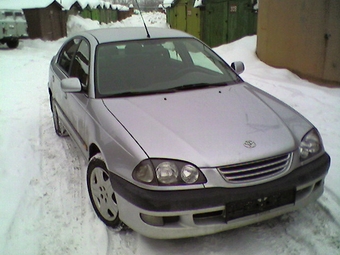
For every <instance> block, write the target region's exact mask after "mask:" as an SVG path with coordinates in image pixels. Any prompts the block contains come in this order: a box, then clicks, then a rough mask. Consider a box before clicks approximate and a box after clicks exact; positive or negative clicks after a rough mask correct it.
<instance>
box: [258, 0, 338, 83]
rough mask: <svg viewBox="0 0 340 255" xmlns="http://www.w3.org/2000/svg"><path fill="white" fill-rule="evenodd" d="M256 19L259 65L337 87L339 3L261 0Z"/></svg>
mask: <svg viewBox="0 0 340 255" xmlns="http://www.w3.org/2000/svg"><path fill="white" fill-rule="evenodd" d="M258 19H259V20H258V32H257V34H258V36H257V54H258V56H259V58H260V59H261V60H262V61H264V62H266V63H267V64H269V65H272V66H275V67H283V68H288V69H290V70H292V71H293V72H295V73H297V74H298V75H300V76H302V77H305V78H308V79H312V80H315V81H320V82H330V83H335V84H338V85H340V29H339V28H340V1H339V0H323V1H320V0H285V1H277V0H275V1H273V0H261V2H260V8H259V17H258Z"/></svg>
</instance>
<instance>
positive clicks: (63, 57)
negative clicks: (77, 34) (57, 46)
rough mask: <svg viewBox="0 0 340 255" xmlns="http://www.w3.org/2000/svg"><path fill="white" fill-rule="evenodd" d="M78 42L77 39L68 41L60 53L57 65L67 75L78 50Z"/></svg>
mask: <svg viewBox="0 0 340 255" xmlns="http://www.w3.org/2000/svg"><path fill="white" fill-rule="evenodd" d="M79 42H80V40H79V39H73V40H71V41H69V42H68V43H67V44H66V45H65V46H64V48H63V49H62V51H61V52H60V55H59V58H58V64H59V66H60V67H61V68H62V69H64V71H65V72H66V73H67V74H68V73H69V70H70V66H71V61H72V58H73V56H74V54H75V52H76V50H77V48H78V45H79Z"/></svg>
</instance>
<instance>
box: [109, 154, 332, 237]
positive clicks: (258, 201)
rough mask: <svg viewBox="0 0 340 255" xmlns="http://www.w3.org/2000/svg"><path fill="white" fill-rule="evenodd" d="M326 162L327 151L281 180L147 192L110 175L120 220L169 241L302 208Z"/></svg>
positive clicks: (317, 188) (317, 189) (318, 189)
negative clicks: (243, 185) (253, 184)
mask: <svg viewBox="0 0 340 255" xmlns="http://www.w3.org/2000/svg"><path fill="white" fill-rule="evenodd" d="M329 166H330V157H329V156H328V154H327V153H325V154H324V155H323V156H321V157H319V158H318V159H316V160H315V161H313V162H311V163H309V164H307V165H305V166H302V167H300V168H298V169H295V170H294V171H293V172H291V173H290V174H288V175H286V176H284V177H282V178H279V179H277V180H274V181H271V182H268V183H263V184H260V185H255V186H250V187H242V188H203V189H197V190H179V191H151V190H146V189H142V188H139V187H137V186H135V185H133V184H131V183H129V182H127V181H126V180H124V179H122V178H120V177H118V176H116V175H115V174H113V173H110V177H111V178H110V179H111V183H112V186H113V188H114V190H115V192H116V198H117V203H118V206H119V213H120V218H121V220H122V221H123V222H125V223H126V224H127V225H128V226H129V227H131V228H132V229H134V230H135V231H137V232H139V233H141V234H142V235H145V236H148V237H151V238H157V239H171V238H184V237H193V236H200V235H207V234H213V233H217V232H221V231H225V230H228V229H233V228H238V227H241V226H245V225H249V224H252V223H255V222H260V221H263V220H266V219H270V218H273V217H276V216H279V215H281V214H284V213H287V212H290V211H293V210H296V209H298V208H301V207H304V206H305V205H307V204H308V203H310V202H311V201H315V200H316V199H317V198H319V197H320V196H321V194H322V193H323V188H324V178H325V176H326V174H327V172H328V169H329ZM267 199H268V200H270V201H269V202H264V201H265V200H267Z"/></svg>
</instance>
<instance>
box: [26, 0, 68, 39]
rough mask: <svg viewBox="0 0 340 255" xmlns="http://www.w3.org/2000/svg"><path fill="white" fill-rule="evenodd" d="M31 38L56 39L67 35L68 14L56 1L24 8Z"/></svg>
mask: <svg viewBox="0 0 340 255" xmlns="http://www.w3.org/2000/svg"><path fill="white" fill-rule="evenodd" d="M23 11H24V14H25V17H26V20H27V25H28V29H27V30H28V35H29V37H30V38H32V39H34V38H41V39H44V40H56V39H59V38H61V37H65V36H66V35H67V31H66V21H67V15H66V13H65V12H64V11H63V7H62V6H61V5H60V4H59V3H58V2H56V1H53V2H52V3H51V4H49V5H48V6H46V7H44V8H32V9H23Z"/></svg>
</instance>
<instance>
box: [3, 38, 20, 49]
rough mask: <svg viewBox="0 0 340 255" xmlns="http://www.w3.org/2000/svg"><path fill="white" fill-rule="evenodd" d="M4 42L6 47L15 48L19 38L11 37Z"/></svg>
mask: <svg viewBox="0 0 340 255" xmlns="http://www.w3.org/2000/svg"><path fill="white" fill-rule="evenodd" d="M6 44H7V46H8V48H10V49H15V48H17V47H18V45H19V40H18V39H12V40H10V41H7V43H6Z"/></svg>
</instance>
